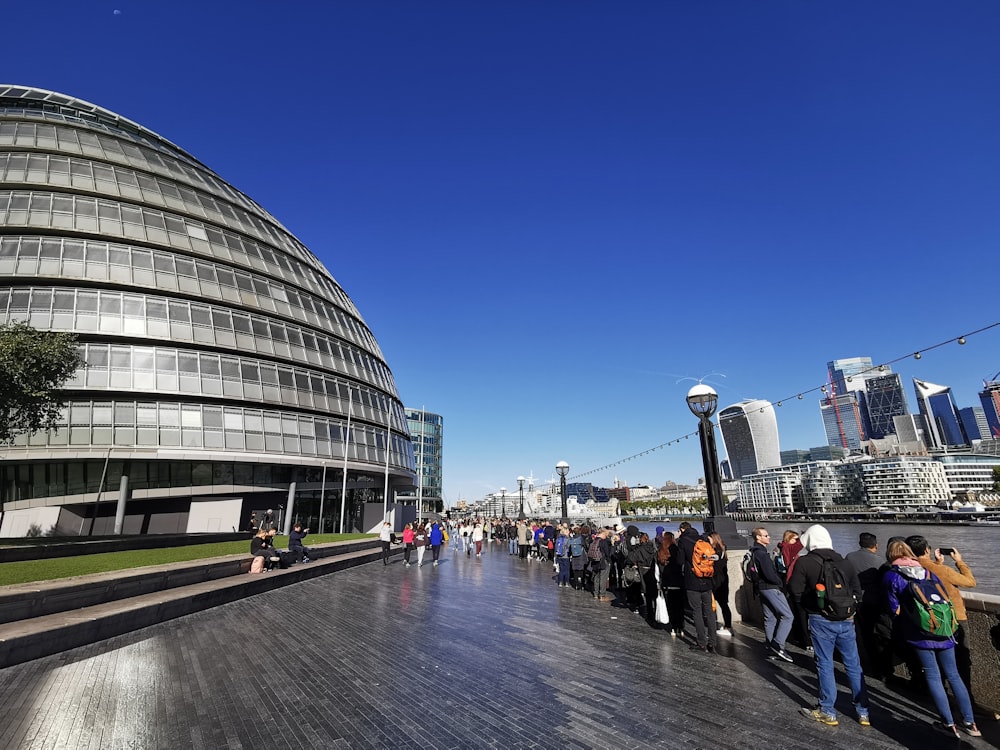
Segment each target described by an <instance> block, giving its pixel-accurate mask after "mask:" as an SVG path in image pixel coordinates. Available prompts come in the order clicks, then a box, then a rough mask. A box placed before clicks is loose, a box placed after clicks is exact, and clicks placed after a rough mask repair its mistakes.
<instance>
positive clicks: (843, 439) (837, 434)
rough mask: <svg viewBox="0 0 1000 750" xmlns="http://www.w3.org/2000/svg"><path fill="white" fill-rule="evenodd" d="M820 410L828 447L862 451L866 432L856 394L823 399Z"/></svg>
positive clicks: (820, 401) (820, 402)
mask: <svg viewBox="0 0 1000 750" xmlns="http://www.w3.org/2000/svg"><path fill="white" fill-rule="evenodd" d="M819 410H820V414H821V415H822V417H823V429H824V430H826V442H827V444H828V445H838V446H840V447H841V448H846V449H847V450H854V451H856V450H860V449H861V441H862V440H864V439H865V430H864V426H863V423H862V420H861V409H860V407H859V405H858V399H857V394H856V393H854V392H852V393H845V394H843V395H838V396H827V397H826V398H821V399H820V400H819Z"/></svg>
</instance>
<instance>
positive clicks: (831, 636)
mask: <svg viewBox="0 0 1000 750" xmlns="http://www.w3.org/2000/svg"><path fill="white" fill-rule="evenodd" d="M809 634H810V635H811V636H812V643H813V648H814V649H815V651H816V673H817V675H818V676H819V708H820V711H822V712H823V713H825V714H830V715H831V716H836V711H835V710H834V704H836V702H837V678H836V676H835V674H834V671H833V652H834V649H836V650H837V651H839V652H840V655H841V657H842V658H843V660H844V671H845V672H847V679H848V681H849V682H850V684H851V701H852V702H853V703H854V707H855V709H856V710H857V711H858V712H859V713H868V689H867V688H866V687H865V676H864V674H863V673H862V672H861V659H860V658H859V657H858V640H857V634H856V633H855V631H854V620H828V619H826V618H825V617H823V615H814V614H810V615H809Z"/></svg>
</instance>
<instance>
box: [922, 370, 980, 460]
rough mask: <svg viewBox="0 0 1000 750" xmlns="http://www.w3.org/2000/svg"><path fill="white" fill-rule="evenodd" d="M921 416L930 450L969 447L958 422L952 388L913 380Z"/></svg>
mask: <svg viewBox="0 0 1000 750" xmlns="http://www.w3.org/2000/svg"><path fill="white" fill-rule="evenodd" d="M913 388H914V390H915V391H916V394H917V404H918V405H919V408H920V416H921V417H923V421H924V430H925V431H924V439H925V440H926V441H927V447H928V448H943V447H945V446H948V445H967V444H968V441H967V440H966V439H965V435H964V434H963V433H962V427H961V424H960V423H959V420H958V409H957V408H956V406H955V401H954V399H953V398H952V394H951V386H947V385H935V384H934V383H928V382H927V381H926V380H920V379H918V378H914V379H913Z"/></svg>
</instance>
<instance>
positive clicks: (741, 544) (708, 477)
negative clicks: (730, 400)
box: [687, 383, 746, 549]
mask: <svg viewBox="0 0 1000 750" xmlns="http://www.w3.org/2000/svg"><path fill="white" fill-rule="evenodd" d="M687 405H688V408H689V409H690V410H691V413H692V414H694V415H695V416H696V417H698V437H699V438H700V439H701V460H702V464H703V466H704V469H705V490H706V491H707V492H708V517H707V518H705V523H704V528H705V533H706V534H711V533H712V532H713V531H716V532H718V533H719V536H721V537H722V541H723V542H725V544H726V547H727V548H728V549H745V548H746V541H745V540H744V539H743V537H741V536H740V535H739V533H738V532H737V531H736V522H735V521H734V520H733V519H732V518H730V517H729V516H727V515H726V511H725V508H724V507H723V503H722V477H721V476H720V474H719V456H718V453H717V451H716V449H715V426H714V425H713V424H712V421H711V418H712V415H713V414H715V409H716V407H718V405H719V394H717V393H716V392H715V389H714V388H712V387H711V386H707V385H705V384H704V383H698V385H696V386H695V387H694V388H692V389H691V390H690V391H688V395H687Z"/></svg>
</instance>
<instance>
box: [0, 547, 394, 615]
mask: <svg viewBox="0 0 1000 750" xmlns="http://www.w3.org/2000/svg"><path fill="white" fill-rule="evenodd" d="M309 549H310V551H312V552H313V555H314V558H315V559H319V558H322V557H327V556H330V555H340V554H345V553H349V552H355V551H360V550H375V549H381V547H380V545H379V542H378V540H377V539H361V540H356V541H349V542H334V543H332V544H327V545H323V546H314V547H310V548H309ZM251 560H252V558H251V557H249V555H243V554H240V555H230V556H229V557H226V558H222V559H219V558H216V559H213V560H205V561H193V562H188V563H171V564H169V565H159V566H151V567H150V568H138V569H136V570H135V571H132V572H123V571H117V572H114V573H107V574H100V575H98V576H92V577H88V579H87V580H84V581H80V582H79V583H74V582H73V580H72V579H69V580H67V579H61V580H56V581H44V582H41V581H40V582H38V583H36V584H21V585H16V586H8V587H3V588H0V623H5V622H18V621H20V620H26V619H28V618H31V617H42V616H44V615H51V614H56V613H58V612H67V611H69V610H74V609H82V608H83V607H91V606H94V605H95V604H102V603H104V602H113V601H118V600H121V599H129V598H131V597H134V596H141V595H143V594H149V593H152V592H154V591H166V590H168V589H172V588H179V587H181V586H190V585H192V584H195V583H203V582H205V581H212V580H216V579H219V578H228V577H230V576H235V575H239V574H241V573H248V572H249V571H250V562H251Z"/></svg>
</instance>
